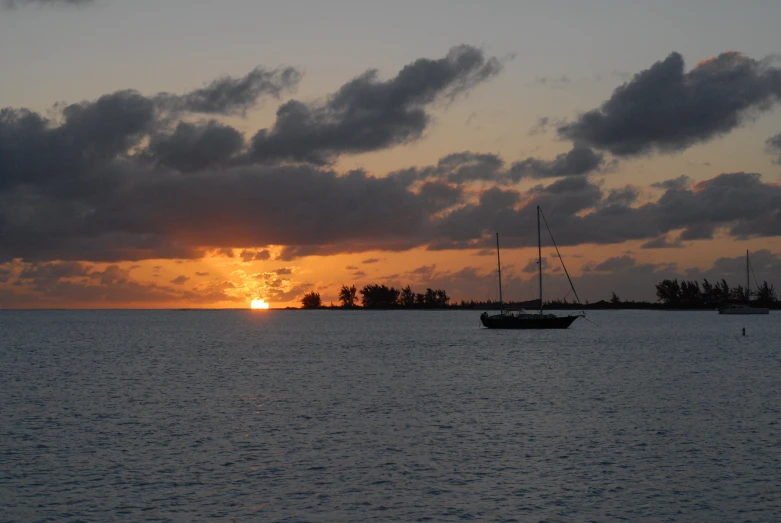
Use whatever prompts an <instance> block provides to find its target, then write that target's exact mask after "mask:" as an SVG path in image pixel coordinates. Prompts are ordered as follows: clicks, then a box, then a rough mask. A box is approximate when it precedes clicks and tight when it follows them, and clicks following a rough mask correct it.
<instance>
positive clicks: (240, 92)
mask: <svg viewBox="0 0 781 523" xmlns="http://www.w3.org/2000/svg"><path fill="white" fill-rule="evenodd" d="M301 76H302V75H301V71H299V70H298V69H296V68H294V67H281V68H277V69H266V68H263V67H256V68H255V69H253V70H252V71H250V72H249V73H247V74H246V75H245V76H242V77H240V78H233V77H230V76H223V77H221V78H217V79H216V80H213V81H212V82H211V83H209V84H208V85H206V86H204V87H201V88H199V89H195V90H193V91H190V92H189V93H186V94H182V95H176V94H169V93H160V94H158V95H157V96H156V97H155V101H156V103H157V104H158V105H159V106H160V107H163V108H165V109H167V110H169V111H175V112H192V113H207V114H241V113H243V112H245V111H247V110H248V109H251V108H252V107H254V106H255V105H256V104H257V102H258V100H259V99H260V98H261V97H262V96H271V97H274V98H279V96H280V95H282V94H283V93H285V92H287V91H289V90H291V89H293V88H294V87H296V86H297V85H298V83H299V81H300V80H301Z"/></svg>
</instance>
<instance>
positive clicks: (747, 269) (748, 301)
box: [746, 249, 751, 305]
mask: <svg viewBox="0 0 781 523" xmlns="http://www.w3.org/2000/svg"><path fill="white" fill-rule="evenodd" d="M748 272H749V265H748V249H746V303H747V304H749V305H751V291H750V290H749V289H751V280H749V278H748Z"/></svg>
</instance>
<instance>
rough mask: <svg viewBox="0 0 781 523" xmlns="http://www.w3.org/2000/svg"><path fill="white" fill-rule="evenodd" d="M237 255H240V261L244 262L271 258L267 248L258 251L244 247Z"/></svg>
mask: <svg viewBox="0 0 781 523" xmlns="http://www.w3.org/2000/svg"><path fill="white" fill-rule="evenodd" d="M239 256H240V257H241V261H243V262H245V263H246V262H251V261H266V260H268V259H269V258H271V252H270V251H269V250H268V249H262V250H259V251H254V250H252V249H244V250H243V251H241V254H240V255H239Z"/></svg>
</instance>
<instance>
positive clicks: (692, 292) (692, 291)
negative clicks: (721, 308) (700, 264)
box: [681, 281, 701, 305]
mask: <svg viewBox="0 0 781 523" xmlns="http://www.w3.org/2000/svg"><path fill="white" fill-rule="evenodd" d="M700 301H701V296H700V284H699V283H697V282H696V281H682V282H681V302H682V303H685V304H687V305H696V304H699V303H700Z"/></svg>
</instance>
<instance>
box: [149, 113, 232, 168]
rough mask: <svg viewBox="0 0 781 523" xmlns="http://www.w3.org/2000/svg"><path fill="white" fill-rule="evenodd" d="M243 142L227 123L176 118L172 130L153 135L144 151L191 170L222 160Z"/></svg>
mask: <svg viewBox="0 0 781 523" xmlns="http://www.w3.org/2000/svg"><path fill="white" fill-rule="evenodd" d="M243 146H244V136H243V135H242V134H241V133H240V132H239V131H237V130H236V129H234V128H233V127H231V126H229V125H223V124H220V123H218V122H216V121H215V120H210V121H209V122H207V123H203V124H193V123H187V122H180V123H179V124H178V125H177V126H176V129H175V130H174V132H172V133H169V134H163V133H159V134H155V135H153V136H152V137H151V139H150V143H149V146H148V147H147V149H146V155H147V157H148V158H150V159H152V160H154V161H156V162H158V163H159V164H160V165H164V166H167V167H172V168H174V169H177V170H179V171H182V172H191V171H197V170H199V169H205V168H207V167H212V166H215V165H222V164H225V163H227V162H228V160H229V159H230V158H231V157H233V156H234V155H235V154H237V153H238V152H239V151H240V150H241V149H242V147H243Z"/></svg>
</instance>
